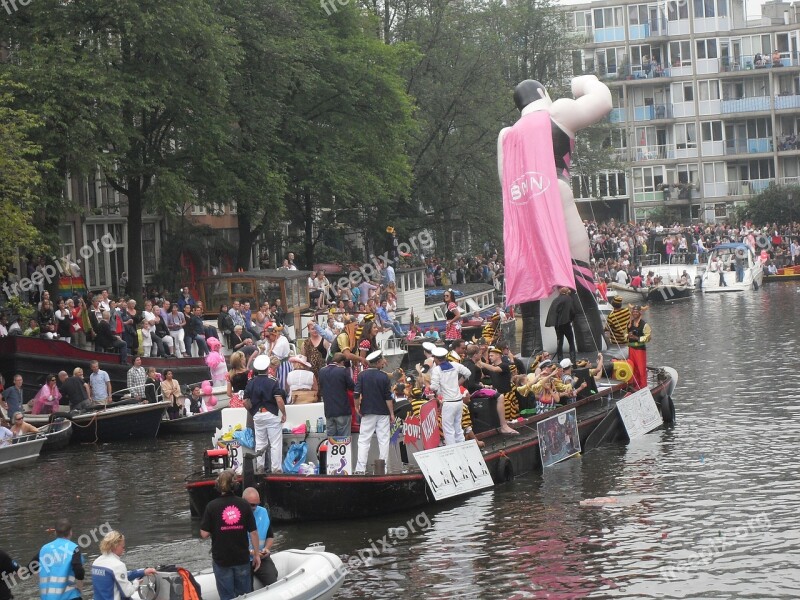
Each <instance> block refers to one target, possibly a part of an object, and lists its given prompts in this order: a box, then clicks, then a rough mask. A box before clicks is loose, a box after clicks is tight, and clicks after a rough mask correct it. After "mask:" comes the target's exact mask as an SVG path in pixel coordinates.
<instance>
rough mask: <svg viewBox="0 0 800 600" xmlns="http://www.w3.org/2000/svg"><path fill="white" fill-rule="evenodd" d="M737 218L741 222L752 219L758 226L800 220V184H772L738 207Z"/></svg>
mask: <svg viewBox="0 0 800 600" xmlns="http://www.w3.org/2000/svg"><path fill="white" fill-rule="evenodd" d="M736 219H737V220H738V221H739V222H743V221H752V222H753V225H755V226H756V227H761V226H763V225H771V224H772V223H778V224H783V223H794V222H795V221H800V186H798V185H792V186H779V185H775V184H774V183H773V184H770V186H769V187H768V188H767V189H765V190H764V191H763V192H761V193H760V194H758V195H757V196H755V197H754V198H751V199H750V200H748V201H747V204H745V205H744V206H741V207H739V208H737V210H736Z"/></svg>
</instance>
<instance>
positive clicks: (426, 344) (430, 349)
mask: <svg viewBox="0 0 800 600" xmlns="http://www.w3.org/2000/svg"><path fill="white" fill-rule="evenodd" d="M422 349H423V350H425V351H426V352H430V353H433V351H434V350H435V349H436V344H434V343H433V342H422Z"/></svg>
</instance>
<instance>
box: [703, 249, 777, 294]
mask: <svg viewBox="0 0 800 600" xmlns="http://www.w3.org/2000/svg"><path fill="white" fill-rule="evenodd" d="M737 257H739V258H741V259H742V261H743V265H742V267H743V269H742V273H741V277H737V275H738V274H737V273H736V270H735V267H736V258H737ZM714 258H716V259H717V263H718V264H719V265H721V266H722V269H723V270H722V277H723V278H724V281H725V285H720V272H719V271H716V272H714V271H712V270H711V262H712V261H713V260H714ZM739 278H740V279H741V281H737V279H739ZM763 279H764V265H763V263H762V262H761V260H759V259H758V258H757V257H756V255H755V252H753V250H752V249H751V248H750V247H749V246H747V245H746V244H720V245H719V246H717V247H715V248H714V249H713V250H711V252H710V253H709V256H708V266H707V268H706V270H705V272H704V273H703V275H702V286H703V293H706V294H710V293H717V292H743V291H745V290H757V289H758V288H759V287H761V283H762V281H763Z"/></svg>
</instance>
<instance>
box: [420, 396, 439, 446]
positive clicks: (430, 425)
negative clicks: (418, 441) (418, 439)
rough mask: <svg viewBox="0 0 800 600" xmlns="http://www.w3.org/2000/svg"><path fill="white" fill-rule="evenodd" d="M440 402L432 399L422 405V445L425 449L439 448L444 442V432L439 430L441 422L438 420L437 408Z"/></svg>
mask: <svg viewBox="0 0 800 600" xmlns="http://www.w3.org/2000/svg"><path fill="white" fill-rule="evenodd" d="M437 408H439V403H438V402H437V401H436V400H431V401H430V402H426V403H425V404H423V405H422V408H421V409H420V411H419V420H420V427H421V428H422V447H423V448H425V450H432V449H433V448H438V447H439V444H441V443H442V433H441V432H440V431H439V422H438V421H437V420H436V409H437Z"/></svg>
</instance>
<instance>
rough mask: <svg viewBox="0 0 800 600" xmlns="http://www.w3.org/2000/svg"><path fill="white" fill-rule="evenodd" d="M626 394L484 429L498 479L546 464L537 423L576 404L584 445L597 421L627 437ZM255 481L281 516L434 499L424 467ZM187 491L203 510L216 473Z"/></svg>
mask: <svg viewBox="0 0 800 600" xmlns="http://www.w3.org/2000/svg"><path fill="white" fill-rule="evenodd" d="M670 390H671V386H670V379H669V378H666V379H662V380H661V381H659V382H658V383H657V384H655V385H654V386H653V387H651V391H652V393H653V397H654V398H655V400H656V403H657V404H658V405H659V407H660V408H661V407H662V406H665V405H667V404H668V403H669V402H670V398H669V393H670ZM623 395H624V391H623V390H619V391H618V392H617V393H616V394H615V395H614V397H613V398H599V397H590V398H585V399H583V400H579V401H578V402H576V403H574V404H570V405H566V406H563V407H561V408H559V409H557V410H554V411H552V412H550V413H547V414H545V415H537V416H535V417H531V418H529V419H526V420H525V421H524V422H523V423H522V424H521V425H515V427H516V428H517V429H518V430H519V431H520V434H519V435H518V436H513V437H509V436H504V435H500V434H498V433H496V432H494V431H487V432H485V433H482V434H479V435H478V438H479V439H481V440H482V441H483V442H484V443H485V444H486V446H485V448H484V449H483V455H484V460H485V461H486V465H487V467H488V469H489V472H490V473H491V475H492V480H493V482H494V483H495V484H499V483H503V482H505V481H509V480H511V479H513V478H514V477H515V476H517V475H521V474H524V473H528V472H531V471H535V470H538V469H541V467H542V464H541V456H540V452H539V439H538V435H537V430H536V424H537V423H538V422H539V421H541V420H543V419H546V418H548V417H551V416H553V415H556V414H558V413H560V412H566V411H569V410H571V409H572V408H575V409H576V413H577V417H578V430H579V434H580V438H581V444H582V445H583V444H585V443H586V442H587V440H588V439H589V436H590V435H592V433H593V432H594V431H595V430H596V429H598V427H602V428H603V432H602V441H604V442H610V441H615V440H619V439H625V435H626V434H625V430H624V428H623V427H622V423H621V420H620V419H619V418H618V417H617V416H616V415H617V414H618V413H617V411H616V410H615V407H616V402H617V400H618V399H619V398H621V397H622V396H623ZM247 485H249V483H248V484H247ZM255 485H256V487H257V488H258V489H259V492H260V493H261V497H262V498H265V499H267V502H268V506H269V511H270V517H271V518H272V519H274V520H275V521H281V522H301V521H318V520H335V519H352V518H364V517H373V516H380V515H385V514H390V513H394V512H397V511H399V510H408V509H414V508H419V507H421V506H424V505H427V504H430V503H432V502H434V499H433V494H432V493H431V491H430V489H429V488H428V487H427V484H426V483H425V480H424V478H423V476H422V474H421V473H419V472H412V473H404V474H397V475H382V476H370V475H366V476H330V475H329V476H324V475H323V476H320V475H288V474H286V475H284V474H275V475H272V474H267V475H257V476H256V481H255ZM187 491H188V492H189V503H190V507H191V512H192V515H194V516H200V515H202V514H203V511H204V510H205V507H206V505H207V504H208V502H210V501H211V500H213V499H214V498H216V497H217V496H218V494H217V492H216V488H215V487H214V478H213V477H199V478H196V479H192V480H190V481H189V482H188V483H187ZM459 497H463V496H459Z"/></svg>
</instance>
